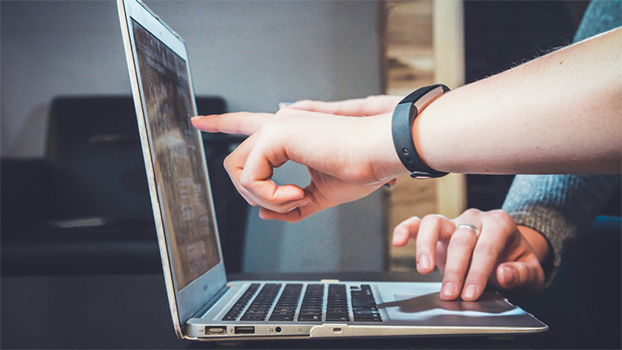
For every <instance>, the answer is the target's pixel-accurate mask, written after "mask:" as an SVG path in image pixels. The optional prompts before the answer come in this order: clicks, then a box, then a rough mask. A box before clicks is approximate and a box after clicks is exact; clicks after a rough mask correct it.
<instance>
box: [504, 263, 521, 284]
mask: <svg viewBox="0 0 622 350" xmlns="http://www.w3.org/2000/svg"><path fill="white" fill-rule="evenodd" d="M503 277H504V279H505V283H506V284H507V285H512V284H514V282H516V279H517V278H518V272H516V270H514V269H513V268H511V267H504V268H503Z"/></svg>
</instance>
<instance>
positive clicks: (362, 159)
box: [192, 28, 622, 221]
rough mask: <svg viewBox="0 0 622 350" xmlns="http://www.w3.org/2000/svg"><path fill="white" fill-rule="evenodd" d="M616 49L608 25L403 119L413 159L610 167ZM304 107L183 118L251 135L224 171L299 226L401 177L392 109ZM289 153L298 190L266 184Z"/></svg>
mask: <svg viewBox="0 0 622 350" xmlns="http://www.w3.org/2000/svg"><path fill="white" fill-rule="evenodd" d="M621 45H622V29H620V28H618V29H616V30H613V31H610V32H607V33H605V34H603V35H600V36H598V37H594V38H592V39H588V40H586V41H583V42H581V43H578V44H575V45H573V46H570V47H568V48H565V49H562V50H559V51H557V52H554V53H551V54H549V55H546V56H543V57H541V58H539V59H537V60H534V61H532V62H529V63H527V64H524V65H522V66H519V67H516V68H514V69H511V70H509V71H507V72H504V73H502V74H499V75H497V76H493V77H490V78H488V79H484V80H482V81H480V82H477V83H474V84H470V85H467V86H465V87H462V88H460V89H457V90H455V91H452V92H450V93H448V94H446V95H444V96H443V97H441V98H439V99H438V100H437V101H435V102H434V103H432V104H431V105H430V106H429V107H427V108H426V109H424V110H423V112H422V113H421V114H420V116H419V117H418V118H417V119H416V122H415V124H414V126H413V129H414V130H413V135H414V139H415V144H416V146H417V149H418V150H419V152H420V155H421V158H422V159H423V160H424V161H425V162H426V163H427V164H428V165H430V166H431V167H432V168H434V169H436V170H441V171H450V172H464V173H497V174H499V173H551V172H552V173H582V172H583V173H588V172H603V173H616V172H620V166H621V163H620V159H621V158H622V157H621V152H622V147H620V145H621V144H622V135H621V134H622V124H621V123H622V121H621V118H620V114H621V113H622V93H621V92H622V87H621V85H622V65H621V64H620V62H621V60H622V49H621ZM560 63H561V64H560ZM392 103H394V102H392ZM386 105H390V103H386ZM386 105H385V106H384V107H382V108H378V109H377V110H376V111H381V110H384V109H386ZM307 109H308V108H307ZM314 110H316V112H310V111H308V110H299V109H295V108H285V109H283V110H281V111H279V113H277V115H270V114H254V113H233V114H226V115H221V116H210V117H198V118H195V119H193V121H192V122H193V125H194V126H195V127H197V128H199V129H201V130H204V131H209V132H227V133H240V132H243V133H246V134H248V135H251V134H252V136H251V137H250V138H249V139H248V140H247V141H246V142H244V144H243V145H242V146H241V147H239V148H238V149H237V150H236V151H234V152H233V153H232V154H231V155H230V156H229V157H228V158H227V162H226V164H225V167H226V168H227V171H228V172H229V175H230V176H231V179H232V181H233V183H234V184H235V185H236V187H237V188H238V190H239V191H240V193H242V195H243V196H245V198H246V199H247V200H248V201H249V203H251V204H253V205H260V206H262V207H263V209H262V211H261V212H260V213H261V214H262V216H263V217H264V218H270V219H280V220H287V221H298V220H301V219H304V218H305V217H307V216H309V215H311V214H313V213H315V212H317V211H319V210H322V209H325V208H328V207H331V206H334V205H337V204H341V203H345V202H348V201H352V200H355V199H358V198H361V197H363V196H365V195H367V194H369V193H371V191H373V190H375V189H377V188H378V187H379V186H381V185H382V184H383V183H385V182H387V181H389V180H391V179H393V178H395V177H397V176H398V175H401V174H405V173H407V170H406V169H405V168H404V167H403V165H402V164H401V163H400V161H399V158H398V157H397V154H396V152H395V150H394V148H393V141H392V136H391V114H390V113H386V114H381V115H378V116H373V117H367V118H347V117H335V116H334V115H330V114H325V113H320V112H317V110H318V109H314ZM344 110H347V109H342V110H341V111H342V112H343V111H344ZM370 110H371V109H370ZM322 112H324V110H322ZM288 160H292V161H294V162H297V163H300V164H304V165H306V166H307V167H308V168H309V172H310V175H311V178H312V182H311V184H309V186H308V187H307V188H305V189H304V190H303V189H301V188H298V187H297V186H294V185H284V186H277V185H276V184H274V183H273V182H272V181H271V177H272V172H273V169H274V168H277V167H279V166H281V165H282V164H284V163H285V162H287V161H288ZM303 204H304V209H302V208H303Z"/></svg>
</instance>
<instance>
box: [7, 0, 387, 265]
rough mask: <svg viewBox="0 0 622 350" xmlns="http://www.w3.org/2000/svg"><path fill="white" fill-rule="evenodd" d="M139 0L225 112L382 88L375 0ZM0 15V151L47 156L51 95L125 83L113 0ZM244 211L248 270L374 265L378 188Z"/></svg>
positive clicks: (287, 173)
mask: <svg viewBox="0 0 622 350" xmlns="http://www.w3.org/2000/svg"><path fill="white" fill-rule="evenodd" d="M147 4H148V5H149V6H150V7H151V8H152V9H153V10H154V11H155V12H156V13H158V14H159V15H160V16H161V17H162V18H163V19H164V20H165V21H166V22H167V23H169V24H170V25H171V26H172V27H173V28H175V30H176V31H177V32H178V33H179V34H180V35H181V36H182V37H184V39H185V41H186V43H187V45H188V51H189V55H190V62H191V70H192V73H193V77H194V87H195V92H196V93H197V94H200V95H219V96H222V97H224V98H225V99H226V100H227V102H228V104H229V109H230V110H231V111H240V110H246V111H265V112H271V111H276V109H277V105H278V103H279V102H282V101H295V100H298V99H302V98H312V99H321V100H338V99H345V98H353V97H364V96H368V95H371V94H378V93H380V92H381V91H382V87H381V85H382V84H381V81H382V79H381V70H380V59H379V57H380V43H379V40H380V38H379V33H378V31H379V11H378V4H377V3H376V2H368V1H360V2H359V1H342V2H340V1H335V2H333V1H308V2H307V1H296V2H293V1H292V2H290V1H213V2H212V1H209V2H208V1H205V2H203V1H187V2H177V1H147ZM0 14H1V32H0V34H1V37H0V42H1V48H0V49H1V54H2V60H1V64H0V67H1V77H2V81H1V90H2V96H1V101H0V105H1V109H0V113H1V118H2V124H1V155H2V157H19V158H27V157H35V158H37V157H42V156H43V155H44V143H45V133H46V127H47V121H46V116H47V108H48V105H49V102H50V101H51V99H52V98H53V97H54V96H58V95H95V94H104V95H109V94H130V85H129V79H128V74H127V68H126V65H125V57H124V53H123V46H122V42H121V31H120V29H119V22H118V17H117V9H116V2H114V1H70V2H65V1H28V2H26V1H23V2H22V1H16V2H1V3H0ZM85 117H88V116H85ZM305 174H306V171H305V169H304V168H301V167H297V166H295V165H288V166H286V167H285V168H284V169H282V170H281V171H279V172H278V173H277V177H278V179H279V180H283V181H293V182H296V183H299V184H306V182H307V181H308V178H306V177H305V176H306V175H305ZM361 214H364V216H361ZM250 215H251V220H250V222H251V225H250V226H249V232H248V244H247V248H246V250H247V252H248V254H247V256H248V257H249V260H247V262H246V264H245V266H247V269H248V270H253V269H259V270H263V271H265V270H270V269H272V270H278V269H281V270H283V269H284V270H288V271H294V270H295V271H300V270H306V271H321V270H334V269H351V270H373V269H378V267H379V266H381V265H382V262H381V260H382V254H383V252H384V247H383V242H384V240H383V238H382V234H383V229H382V224H381V222H382V209H381V195H380V194H374V195H372V196H370V197H369V198H367V199H365V200H363V201H361V202H357V203H352V204H350V205H347V206H343V207H340V208H335V209H332V210H329V211H326V212H324V213H321V214H319V215H316V216H315V217H311V218H309V219H307V220H305V221H304V222H302V223H299V224H296V225H290V224H284V223H273V222H265V221H261V220H258V219H257V218H256V216H257V213H256V211H251V214H250ZM363 218H364V219H363ZM370 220H371V222H370ZM346 231H347V232H348V233H347V234H346V233H345V232H346ZM344 234H345V235H348V236H347V237H346V236H344ZM349 235H356V236H354V237H356V239H354V240H353V239H352V236H349ZM270 242H272V243H270ZM249 247H250V248H249ZM261 247H265V248H266V249H265V250H261V249H260V248H261ZM279 247H287V249H285V248H282V249H281V248H279ZM292 247H295V248H292ZM249 249H251V250H250V251H249ZM275 251H276V253H277V254H276V256H278V258H277V259H274V258H273V260H271V261H272V262H270V263H268V262H265V261H266V260H265V258H266V256H264V255H265V254H266V253H272V254H273V255H274V253H275ZM362 251H366V252H370V256H372V258H369V257H365V256H364V255H362V254H361V253H360V252H362ZM373 256H377V257H378V258H373Z"/></svg>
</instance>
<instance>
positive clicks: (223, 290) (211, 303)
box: [190, 285, 231, 318]
mask: <svg viewBox="0 0 622 350" xmlns="http://www.w3.org/2000/svg"><path fill="white" fill-rule="evenodd" d="M229 288H231V287H229V286H227V285H225V286H223V287H222V288H220V290H219V291H218V293H216V295H214V296H213V297H212V298H211V299H210V300H209V301H208V302H207V304H205V305H203V306H201V307H200V308H199V309H198V310H197V312H195V313H194V314H192V316H190V318H195V317H196V318H200V317H201V316H203V315H205V313H206V312H207V310H209V309H210V308H211V307H212V306H214V304H216V303H217V302H218V300H220V298H222V296H223V295H224V294H225V293H226V292H227V291H228V290H229Z"/></svg>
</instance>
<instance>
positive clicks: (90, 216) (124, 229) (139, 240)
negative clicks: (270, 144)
mask: <svg viewBox="0 0 622 350" xmlns="http://www.w3.org/2000/svg"><path fill="white" fill-rule="evenodd" d="M197 107H198V111H199V114H212V113H223V112H226V104H225V101H224V100H223V99H221V98H218V97H198V98H197ZM203 137H204V139H205V143H204V144H205V154H206V157H207V162H208V167H209V169H210V182H211V186H212V189H213V195H214V202H215V208H216V213H217V219H218V226H219V231H220V233H221V243H222V245H223V255H224V259H225V264H226V266H227V269H228V270H229V271H240V270H241V266H242V246H243V241H244V232H245V225H246V214H247V211H248V206H247V204H246V202H245V201H244V200H243V199H242V198H241V197H240V196H239V194H238V193H237V191H236V190H235V188H234V187H233V185H232V184H231V182H230V180H229V178H228V176H227V174H226V172H225V171H224V169H223V167H222V161H223V159H224V157H226V155H227V154H228V153H229V150H230V149H231V147H232V145H234V144H237V143H239V142H241V140H242V138H240V137H231V136H227V135H207V134H204V136H203ZM1 171H2V180H3V181H2V214H3V215H2V222H1V229H2V274H3V275H7V274H11V275H22V274H75V273H87V274H93V273H106V274H126V273H159V272H160V271H161V264H160V257H159V251H158V247H157V240H156V235H155V228H154V224H153V214H152V211H151V202H150V198H149V192H148V188H147V181H146V175H145V168H144V162H143V158H142V151H141V148H140V142H139V138H138V127H137V123H136V115H135V112H134V104H133V101H132V98H131V97H130V96H109V97H101V96H97V97H59V98H56V99H54V101H53V102H52V105H51V108H50V121H49V132H48V140H47V154H46V158H45V160H12V159H2V166H1Z"/></svg>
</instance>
